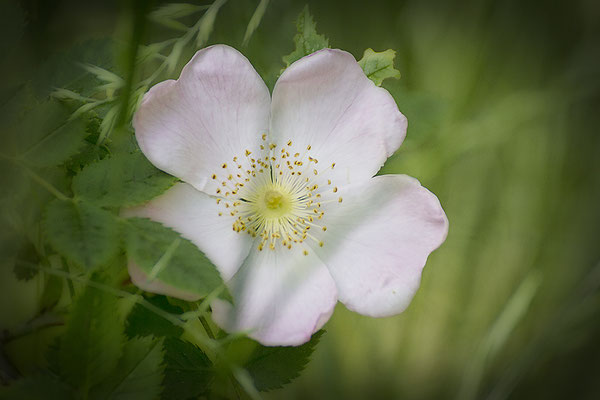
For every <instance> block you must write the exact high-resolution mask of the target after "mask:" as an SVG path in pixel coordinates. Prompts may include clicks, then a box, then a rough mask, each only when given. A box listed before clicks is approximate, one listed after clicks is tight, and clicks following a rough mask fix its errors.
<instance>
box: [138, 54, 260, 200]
mask: <svg viewBox="0 0 600 400" xmlns="http://www.w3.org/2000/svg"><path fill="white" fill-rule="evenodd" d="M269 108H270V95H269V90H268V89H267V87H266V85H265V84H264V82H263V81H262V79H261V78H260V76H259V75H258V74H257V73H256V71H255V70H254V68H253V67H252V65H251V64H250V62H249V61H248V59H246V57H244V56H243V55H242V54H241V53H240V52H238V51H237V50H235V49H233V48H231V47H228V46H224V45H216V46H211V47H207V48H205V49H203V50H200V51H199V52H197V53H196V55H195V56H194V57H193V58H192V60H191V61H190V62H189V63H188V64H187V65H186V66H185V67H184V68H183V71H182V72H181V76H180V78H179V80H177V81H173V80H170V81H165V82H162V83H159V84H158V85H156V86H154V87H152V88H151V89H150V91H148V93H146V95H145V96H144V99H143V101H142V104H141V105H140V107H139V109H138V110H137V112H136V113H135V116H134V119H133V125H134V128H135V135H136V138H137V140H138V143H139V145H140V148H141V149H142V151H143V152H144V154H145V155H146V157H148V159H149V160H150V161H151V162H152V163H153V164H154V165H155V166H156V167H158V168H160V169H162V170H163V171H166V172H168V173H170V174H172V175H175V176H177V177H178V178H181V179H182V180H183V181H185V182H187V183H189V184H191V185H193V186H194V187H195V188H196V189H198V190H203V191H205V192H207V193H209V194H214V190H215V189H216V186H217V185H218V183H219V182H218V181H217V180H213V179H211V177H212V175H213V174H217V175H218V180H219V181H222V180H224V177H225V176H227V174H228V173H229V172H232V171H233V170H234V168H236V167H235V166H233V165H232V159H233V157H235V156H237V157H238V158H239V160H240V163H241V164H242V165H244V166H246V165H247V164H248V163H247V162H244V160H246V158H245V156H244V154H245V151H246V150H249V151H251V152H256V151H257V149H258V147H259V145H260V143H259V142H261V135H262V133H264V132H266V131H267V129H268V124H269V112H270V110H269ZM226 163H229V165H228V168H221V166H222V165H223V164H226Z"/></svg>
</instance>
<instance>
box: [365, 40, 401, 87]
mask: <svg viewBox="0 0 600 400" xmlns="http://www.w3.org/2000/svg"><path fill="white" fill-rule="evenodd" d="M395 57H396V52H395V51H394V50H392V49H388V50H386V51H381V52H377V51H373V49H366V50H365V53H364V54H363V57H362V58H361V59H360V61H359V62H358V64H359V65H360V66H361V68H362V69H363V71H365V75H367V77H368V78H369V79H370V80H372V81H373V82H374V83H375V84H376V85H377V86H381V83H382V82H383V81H384V79H387V78H395V79H399V78H400V71H398V70H397V69H395V68H394V58H395Z"/></svg>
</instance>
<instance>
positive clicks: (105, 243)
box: [44, 200, 120, 268]
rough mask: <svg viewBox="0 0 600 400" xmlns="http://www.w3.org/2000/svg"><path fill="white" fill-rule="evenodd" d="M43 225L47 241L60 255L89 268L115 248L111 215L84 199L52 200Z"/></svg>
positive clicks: (115, 225) (116, 228) (116, 227)
mask: <svg viewBox="0 0 600 400" xmlns="http://www.w3.org/2000/svg"><path fill="white" fill-rule="evenodd" d="M44 227H45V232H46V236H47V239H48V242H50V244H51V245H52V247H54V249H55V250H56V251H57V252H59V253H60V254H61V255H63V256H64V257H66V258H68V259H70V260H73V261H74V262H76V263H77V264H79V265H81V266H84V267H87V268H93V267H96V266H98V265H101V264H103V263H105V262H107V261H109V260H110V259H111V258H112V257H113V256H114V255H115V254H116V252H117V251H118V249H119V229H120V226H119V223H118V221H117V219H116V218H115V216H114V215H112V214H111V213H109V212H107V211H104V210H102V209H100V208H97V207H96V206H94V205H92V204H89V203H86V202H76V201H62V200H54V201H53V202H51V203H50V204H49V205H48V208H47V210H46V218H45V219H44Z"/></svg>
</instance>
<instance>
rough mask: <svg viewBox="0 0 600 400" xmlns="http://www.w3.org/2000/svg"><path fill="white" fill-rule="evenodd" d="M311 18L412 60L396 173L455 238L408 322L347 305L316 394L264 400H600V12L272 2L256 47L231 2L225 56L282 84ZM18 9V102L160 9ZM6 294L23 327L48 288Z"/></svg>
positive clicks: (554, 6)
mask: <svg viewBox="0 0 600 400" xmlns="http://www.w3.org/2000/svg"><path fill="white" fill-rule="evenodd" d="M306 3H308V4H309V6H310V11H311V14H312V15H313V16H314V18H315V20H316V22H317V30H318V31H319V33H322V34H324V35H325V36H326V37H328V38H329V40H330V45H331V47H334V48H341V49H344V50H347V51H350V52H351V53H352V54H354V55H355V57H356V58H358V59H360V57H361V56H362V52H363V51H364V49H366V48H369V47H371V48H373V49H374V50H376V51H383V50H385V49H388V48H392V49H394V50H396V51H397V58H396V64H397V68H398V69H399V70H400V71H401V72H402V78H401V79H400V80H398V81H392V80H388V81H386V82H385V83H384V87H386V88H387V89H388V90H389V91H390V92H391V93H392V95H393V96H394V98H395V99H396V101H397V103H398V105H399V108H400V110H401V111H402V112H403V113H404V114H405V115H406V116H407V117H408V120H409V130H408V136H407V139H406V141H405V142H404V145H403V146H402V148H401V149H400V150H399V151H398V153H397V154H396V155H394V156H393V157H392V158H391V159H389V160H388V162H387V163H386V165H385V166H384V168H383V170H382V173H405V174H408V175H411V176H414V177H416V178H418V179H419V180H420V181H421V182H422V184H423V185H424V186H426V187H427V188H429V189H430V190H431V191H433V192H434V193H435V194H436V195H437V196H438V197H439V199H440V201H441V203H442V205H443V207H444V209H445V210H446V213H447V215H448V218H449V220H450V232H449V235H448V239H447V241H446V243H445V244H444V245H443V246H442V247H441V248H440V249H438V250H437V251H436V252H435V253H433V254H432V256H431V257H430V259H429V261H428V263H427V266H426V268H425V271H424V275H423V282H422V285H421V288H420V290H419V292H418V294H417V296H416V297H415V299H414V301H413V303H412V304H411V306H410V307H409V309H408V310H407V311H406V312H405V313H403V314H402V315H399V316H396V317H393V318H386V319H377V320H376V319H370V318H366V317H362V316H360V315H357V314H354V313H351V312H349V311H347V310H346V309H345V308H344V307H343V306H341V305H339V306H338V308H337V310H336V312H335V314H334V316H333V317H332V319H331V320H330V321H329V323H328V324H327V325H326V326H325V329H326V330H327V331H328V333H327V334H326V335H325V336H324V338H323V339H322V341H321V343H320V345H319V346H318V348H317V351H316V352H315V354H314V355H313V360H312V362H311V363H310V364H309V366H308V368H307V369H306V371H305V373H304V374H303V375H302V376H301V378H299V379H298V380H296V381H295V382H294V383H293V384H291V385H289V386H288V387H286V388H285V389H282V390H278V391H274V392H271V393H269V394H267V395H266V396H265V397H266V398H268V399H337V398H340V399H342V398H344V399H364V398H389V399H439V398H444V399H446V398H448V399H453V398H454V399H475V398H485V399H506V398H518V399H526V398H527V399H528V398H545V399H548V398H553V399H554V398H556V399H563V398H577V399H597V398H600V340H599V339H600V291H599V290H600V246H599V239H600V212H599V211H598V205H599V204H600V155H599V153H600V135H599V130H598V127H599V126H600V112H599V111H600V108H599V105H600V74H599V71H600V3H598V2H596V1H593V0H583V1H571V2H566V1H557V0H551V1H545V2H541V1H538V2H536V1H517V0H508V1H491V0H480V1H464V2H461V1H454V0H453V1H435V0H424V1H423V0H412V1H369V2H366V1H361V2H358V1H323V0H322V1H308V2H307V1H306V0H302V1H290V0H271V1H270V3H269V5H268V7H267V9H266V13H265V14H264V17H263V19H262V21H261V23H260V26H259V27H258V29H257V30H256V32H255V33H254V35H253V36H252V37H251V39H250V41H249V43H248V45H247V46H242V39H243V37H244V32H245V30H246V26H247V24H248V21H249V20H250V18H251V16H252V14H253V12H254V10H255V9H256V6H257V5H258V0H237V1H236V0H229V1H228V2H227V3H226V4H225V5H224V6H223V8H222V9H221V12H220V13H219V15H218V16H217V19H216V22H215V31H214V32H213V34H212V36H211V37H210V43H227V44H230V45H232V46H234V47H236V48H238V49H240V50H241V51H242V52H243V53H244V54H246V55H247V56H248V57H249V58H250V60H251V61H252V63H253V64H254V65H255V67H256V68H257V70H258V71H259V73H261V75H262V76H263V77H264V79H265V80H266V81H267V82H268V83H269V84H270V85H272V84H273V82H274V81H275V79H276V76H277V74H278V72H279V70H280V69H281V68H282V67H283V65H282V62H281V57H282V56H283V55H285V54H288V53H289V52H290V51H291V50H292V49H293V42H292V37H293V35H294V33H295V26H294V20H295V18H296V16H297V15H298V14H299V12H300V11H301V10H302V8H303V6H304V5H305V4H306ZM20 4H21V7H22V9H23V11H24V13H23V14H21V15H19V14H16V15H12V16H11V15H10V14H6V13H4V16H3V20H6V23H3V24H2V28H1V29H3V30H4V31H5V32H4V34H3V35H2V37H3V39H4V40H3V41H4V42H5V45H4V51H3V56H2V59H1V61H0V71H1V73H2V77H3V79H2V81H3V82H1V90H2V93H6V92H10V90H11V88H13V85H14V82H19V81H22V80H24V79H28V77H31V76H34V75H35V70H36V67H37V66H38V65H40V64H41V63H43V62H44V61H45V60H47V59H49V58H51V57H52V56H53V55H54V54H56V53H58V52H60V51H64V50H66V49H68V48H70V47H71V46H73V45H74V44H76V43H79V42H81V41H83V40H84V39H89V38H102V37H106V36H112V37H114V38H116V40H117V43H120V44H124V45H126V44H127V42H128V41H129V40H130V38H131V34H130V32H131V30H132V29H131V26H132V24H133V21H134V20H135V18H136V15H137V14H138V13H139V12H140V10H143V9H149V8H150V6H156V5H158V4H160V3H159V2H154V3H147V2H140V1H138V2H132V1H130V2H116V1H114V2H110V1H108V2H107V1H85V2H80V1H79V2H78V1H71V0H60V1H59V0H56V1H52V2H49V1H43V0H29V1H22V2H20ZM148 4H150V6H148ZM199 4H201V3H199ZM6 9H10V7H8V8H6ZM23 20H24V21H25V22H26V24H25V25H24V28H22V29H21V28H19V27H20V26H22V24H21V21H23ZM161 35H163V36H161ZM140 37H141V39H142V42H148V41H150V40H151V39H156V38H160V37H164V29H158V28H157V27H156V26H154V25H152V24H146V25H145V26H144V29H143V31H142V32H141V33H140ZM15 43H17V44H18V45H16V46H15V45H14V44H15ZM3 173H4V172H3ZM10 190H11V189H10V188H9V187H4V188H2V191H10ZM1 279H3V280H5V286H10V287H11V288H12V291H11V292H14V293H16V294H18V296H16V297H13V298H11V300H10V302H8V301H7V300H3V301H2V303H3V304H0V313H2V316H3V318H4V319H5V320H6V319H9V320H10V319H12V320H14V321H17V320H20V319H25V318H26V316H27V313H28V310H29V309H28V307H29V308H31V306H30V305H29V306H28V304H29V303H31V302H32V300H31V298H32V296H34V294H35V292H36V288H35V280H34V282H33V283H28V284H24V283H16V282H15V283H14V284H12V285H11V284H6V282H9V280H11V279H13V278H12V277H11V274H10V271H5V270H4V269H3V271H2V276H1ZM14 293H13V294H14ZM5 296H8V295H7V294H6V293H5V294H4V296H3V297H5Z"/></svg>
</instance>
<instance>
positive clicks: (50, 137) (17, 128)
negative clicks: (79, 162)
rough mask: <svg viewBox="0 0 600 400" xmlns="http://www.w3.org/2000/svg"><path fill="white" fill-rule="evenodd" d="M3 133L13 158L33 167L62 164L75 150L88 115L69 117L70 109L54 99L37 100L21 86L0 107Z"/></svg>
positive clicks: (84, 128)
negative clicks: (20, 88)
mask: <svg viewBox="0 0 600 400" xmlns="http://www.w3.org/2000/svg"><path fill="white" fill-rule="evenodd" d="M0 112H1V114H2V115H3V118H4V117H6V118H5V121H3V125H4V126H3V131H4V132H3V133H4V134H5V135H6V136H7V140H8V142H9V146H10V147H9V149H10V150H9V151H10V152H11V153H12V156H13V157H14V158H16V159H19V160H22V161H23V162H25V163H26V164H27V165H30V166H33V167H50V166H54V165H58V164H61V163H62V162H64V161H65V160H66V159H67V158H69V157H70V156H72V155H73V154H75V153H77V151H78V150H79V149H80V148H81V147H82V145H83V140H84V139H85V137H86V136H87V131H86V129H87V122H88V121H87V119H85V118H78V119H74V120H69V116H70V115H71V109H70V108H69V107H67V106H65V105H64V104H62V103H60V102H58V101H56V100H52V99H50V100H48V99H47V100H44V101H38V100H36V99H35V98H34V97H33V94H32V93H31V91H30V90H29V89H28V88H24V89H22V90H20V91H19V92H18V93H17V94H16V95H15V96H14V97H13V98H11V99H10V100H9V101H8V103H7V104H5V105H4V106H3V107H2V111H0Z"/></svg>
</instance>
